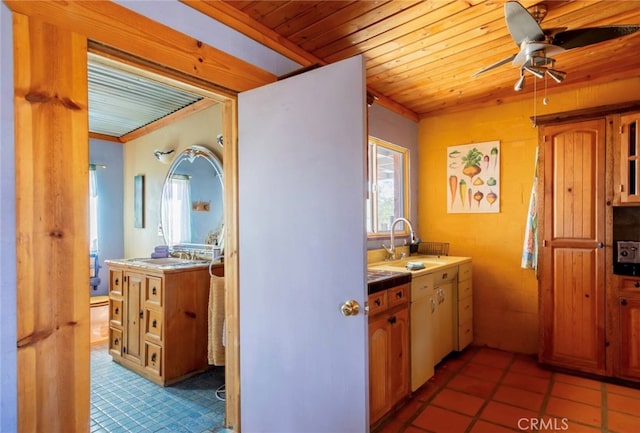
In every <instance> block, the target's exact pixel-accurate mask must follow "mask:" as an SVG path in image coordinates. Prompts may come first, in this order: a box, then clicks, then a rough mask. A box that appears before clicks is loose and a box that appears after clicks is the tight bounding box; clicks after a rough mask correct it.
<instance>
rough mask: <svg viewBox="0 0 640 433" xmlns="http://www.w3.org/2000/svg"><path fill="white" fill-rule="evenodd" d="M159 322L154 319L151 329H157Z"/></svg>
mask: <svg viewBox="0 0 640 433" xmlns="http://www.w3.org/2000/svg"><path fill="white" fill-rule="evenodd" d="M156 325H157V321H156V320H155V319H154V320H153V322H151V327H152V328H156V327H157V326H156Z"/></svg>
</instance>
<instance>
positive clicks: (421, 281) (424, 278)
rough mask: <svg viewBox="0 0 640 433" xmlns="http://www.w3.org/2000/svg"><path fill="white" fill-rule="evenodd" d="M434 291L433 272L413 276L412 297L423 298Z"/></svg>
mask: <svg viewBox="0 0 640 433" xmlns="http://www.w3.org/2000/svg"><path fill="white" fill-rule="evenodd" d="M432 291H433V274H427V275H421V276H419V277H412V278H411V294H410V297H411V299H422V298H426V297H428V296H431V292H432Z"/></svg>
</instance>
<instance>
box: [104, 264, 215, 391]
mask: <svg viewBox="0 0 640 433" xmlns="http://www.w3.org/2000/svg"><path fill="white" fill-rule="evenodd" d="M107 264H108V265H109V281H110V285H109V312H110V313H109V353H110V355H111V356H112V358H113V360H114V361H115V362H118V363H119V364H121V365H123V366H125V367H127V368H129V369H131V370H133V371H135V372H137V373H139V374H140V375H142V376H144V377H146V378H147V379H149V380H151V381H153V382H155V383H157V384H159V385H163V386H165V385H169V384H171V383H174V382H177V381H179V380H182V379H184V378H186V377H188V376H190V375H193V374H195V373H198V372H200V371H203V370H205V369H206V368H208V360H207V341H208V325H207V324H208V300H209V282H210V277H209V269H208V266H207V265H204V266H202V265H201V266H194V267H185V268H180V269H158V268H153V267H148V268H141V267H133V266H131V267H130V266H128V265H126V261H117V262H116V261H107ZM221 269H222V268H219V269H218V273H220V270H221Z"/></svg>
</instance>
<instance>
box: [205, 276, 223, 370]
mask: <svg viewBox="0 0 640 433" xmlns="http://www.w3.org/2000/svg"><path fill="white" fill-rule="evenodd" d="M209 289H210V290H209V344H208V358H209V364H212V365H224V361H225V350H224V315H225V309H224V277H217V276H215V275H213V276H212V277H211V285H210V287H209Z"/></svg>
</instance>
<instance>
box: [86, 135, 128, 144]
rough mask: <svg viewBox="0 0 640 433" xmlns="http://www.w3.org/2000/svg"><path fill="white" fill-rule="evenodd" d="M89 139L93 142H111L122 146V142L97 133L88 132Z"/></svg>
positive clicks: (111, 136) (110, 136) (116, 138)
mask: <svg viewBox="0 0 640 433" xmlns="http://www.w3.org/2000/svg"><path fill="white" fill-rule="evenodd" d="M89 138H92V139H94V140H102V141H112V142H114V143H120V144H122V141H120V139H119V138H118V137H114V136H113V135H107V134H98V133H97V132H89Z"/></svg>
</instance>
